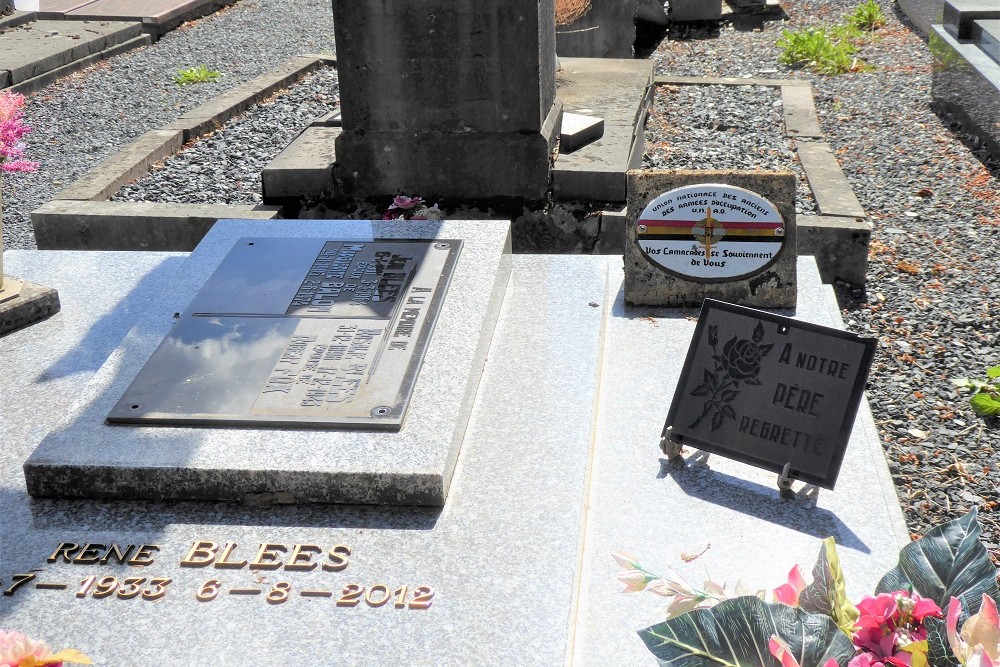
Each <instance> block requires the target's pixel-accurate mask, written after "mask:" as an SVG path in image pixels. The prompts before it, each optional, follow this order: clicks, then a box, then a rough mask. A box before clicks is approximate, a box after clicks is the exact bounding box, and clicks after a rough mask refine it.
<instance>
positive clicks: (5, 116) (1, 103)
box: [0, 91, 38, 172]
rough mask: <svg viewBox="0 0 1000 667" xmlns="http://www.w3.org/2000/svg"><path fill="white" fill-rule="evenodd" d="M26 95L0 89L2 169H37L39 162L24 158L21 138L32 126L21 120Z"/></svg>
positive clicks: (0, 155) (23, 170) (0, 163)
mask: <svg viewBox="0 0 1000 667" xmlns="http://www.w3.org/2000/svg"><path fill="white" fill-rule="evenodd" d="M22 108H24V95H21V94H18V93H10V92H4V91H0V171H10V172H14V171H21V172H25V171H35V169H37V168H38V163H37V162H29V161H28V160H24V159H22V156H23V155H24V143H23V142H22V141H21V139H22V138H23V137H24V135H26V134H27V133H28V132H30V131H31V128H30V127H28V126H27V125H25V124H24V123H23V122H22V120H21V116H22V114H21V109H22Z"/></svg>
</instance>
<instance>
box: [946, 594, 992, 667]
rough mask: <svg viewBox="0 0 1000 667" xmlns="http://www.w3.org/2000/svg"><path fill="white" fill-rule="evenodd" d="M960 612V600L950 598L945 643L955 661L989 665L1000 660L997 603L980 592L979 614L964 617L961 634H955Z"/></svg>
mask: <svg viewBox="0 0 1000 667" xmlns="http://www.w3.org/2000/svg"><path fill="white" fill-rule="evenodd" d="M961 614H962V603H961V601H960V600H958V599H957V598H952V599H951V601H950V602H949V603H948V617H947V622H946V627H947V630H948V644H949V645H950V646H951V650H952V652H953V653H954V654H955V657H956V658H958V661H959V662H960V663H962V664H963V665H975V666H976V667H992V666H993V665H996V664H997V662H998V661H1000V615H998V613H997V603H996V601H994V600H993V598H991V597H990V596H988V595H986V594H985V593H984V594H983V602H982V604H981V605H980V607H979V613H977V614H973V615H972V616H970V617H969V618H968V619H966V621H965V624H964V625H963V626H962V632H961V634H959V633H958V617H959V616H961Z"/></svg>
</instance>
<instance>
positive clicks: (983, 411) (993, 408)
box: [969, 391, 1000, 417]
mask: <svg viewBox="0 0 1000 667" xmlns="http://www.w3.org/2000/svg"><path fill="white" fill-rule="evenodd" d="M969 403H971V404H972V409H973V410H975V411H976V414H977V415H980V416H982V417H993V416H995V415H1000V399H997V398H995V397H994V396H993V394H991V393H988V392H985V391H981V392H979V393H978V394H976V395H975V396H973V397H972V398H970V399H969Z"/></svg>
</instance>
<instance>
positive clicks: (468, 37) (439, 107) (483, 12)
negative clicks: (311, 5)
mask: <svg viewBox="0 0 1000 667" xmlns="http://www.w3.org/2000/svg"><path fill="white" fill-rule="evenodd" d="M333 16H334V30H335V34H336V41H337V70H338V73H339V77H340V95H341V116H342V119H343V132H342V134H341V135H340V136H339V137H338V138H337V145H336V152H337V170H336V177H337V178H338V179H339V180H340V181H341V182H342V186H343V188H344V192H345V193H346V194H349V195H356V196H369V195H387V194H395V193H398V192H404V193H406V194H414V195H420V196H422V197H425V198H431V199H432V200H433V198H436V197H456V198H462V199H479V198H494V197H519V198H528V199H541V198H543V197H544V196H545V193H546V191H547V190H548V183H549V171H550V168H551V158H552V152H553V150H554V149H555V142H556V139H557V138H558V133H559V126H560V122H561V112H562V104H561V103H560V102H558V101H557V100H556V87H555V26H554V23H555V21H554V7H553V0H333Z"/></svg>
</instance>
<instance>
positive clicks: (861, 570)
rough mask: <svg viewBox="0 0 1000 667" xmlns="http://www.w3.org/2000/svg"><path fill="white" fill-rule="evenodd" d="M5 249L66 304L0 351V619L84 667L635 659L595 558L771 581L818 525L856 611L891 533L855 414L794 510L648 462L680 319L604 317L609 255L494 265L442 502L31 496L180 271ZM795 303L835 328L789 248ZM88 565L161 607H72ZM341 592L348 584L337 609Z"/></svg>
mask: <svg viewBox="0 0 1000 667" xmlns="http://www.w3.org/2000/svg"><path fill="white" fill-rule="evenodd" d="M259 224H266V223H259ZM5 259H6V261H7V263H8V265H9V269H10V270H11V271H12V272H15V273H17V274H18V275H21V276H24V277H26V278H28V279H31V280H34V281H37V282H42V283H45V284H51V285H54V286H55V287H56V288H58V289H59V291H60V294H61V296H62V300H63V310H62V312H60V313H59V314H57V315H55V316H54V317H51V318H49V319H48V320H46V321H44V322H41V323H39V324H38V325H36V326H33V327H30V328H27V329H23V330H21V331H18V332H15V333H13V334H11V335H9V336H7V337H5V338H2V339H0V443H3V444H2V446H0V585H2V587H3V588H4V589H5V590H6V589H7V588H9V587H10V586H11V585H12V582H13V580H14V577H15V575H18V574H25V573H30V574H34V575H35V579H33V580H31V581H29V582H27V583H25V584H24V585H22V586H20V587H19V588H17V589H16V590H15V591H14V593H13V594H12V595H9V596H0V627H3V628H7V629H15V630H19V631H21V632H25V633H28V634H29V635H30V636H32V637H36V638H39V639H44V640H45V641H47V642H48V643H49V644H50V645H51V646H53V647H58V648H62V647H67V646H72V647H75V648H77V649H80V650H82V651H83V652H85V653H86V654H87V655H89V656H90V657H91V658H92V659H93V660H94V662H95V663H96V664H99V665H115V666H119V665H123V666H132V665H136V666H140V665H141V666H146V665H158V666H162V667H174V666H178V667H180V666H184V667H187V666H188V665H192V664H213V665H227V664H235V665H261V664H301V665H306V664H324V665H325V664H332V663H337V664H367V665H388V664H397V663H401V662H405V663H406V664H412V665H435V666H437V665H463V666H464V665H473V664H475V665H515V664H516V665H545V666H549V665H601V666H604V665H629V666H631V665H647V664H649V665H652V664H654V663H655V661H654V659H653V658H652V656H651V655H650V654H649V653H648V652H647V650H646V649H645V647H644V646H643V644H642V642H641V640H640V639H639V637H638V636H637V635H636V633H635V631H636V630H638V629H640V628H643V627H646V626H648V625H650V624H652V623H655V622H657V621H658V620H660V619H661V618H662V608H663V606H664V604H663V600H662V598H659V597H657V596H655V595H649V594H646V593H641V594H623V593H622V592H621V588H622V586H621V584H619V583H618V581H617V580H616V578H615V575H616V574H617V571H618V569H617V567H616V565H615V563H614V561H613V560H612V559H611V557H610V553H611V552H612V551H617V550H621V549H624V550H627V551H630V552H632V553H634V554H635V555H636V556H638V557H639V558H640V559H641V560H642V562H643V563H644V564H646V565H647V566H648V567H649V568H650V569H652V570H653V571H656V572H661V573H662V572H664V571H665V569H666V567H667V566H668V565H670V566H673V567H676V568H678V569H679V570H680V572H681V574H682V575H684V576H685V577H687V578H689V580H691V581H701V579H702V577H703V575H704V573H705V571H706V570H708V572H709V573H710V574H711V576H712V578H713V579H715V580H718V581H722V580H725V581H729V582H734V581H736V580H737V579H741V580H743V581H744V582H746V583H747V585H748V586H750V587H751V588H754V589H756V588H773V587H774V586H777V585H778V584H780V583H782V582H784V580H785V577H786V575H787V572H788V570H789V568H790V567H791V566H792V564H793V563H801V564H803V566H804V567H805V568H806V569H809V568H810V567H811V565H812V563H813V562H814V561H815V558H816V556H817V553H818V551H819V548H820V543H821V540H822V539H823V538H824V537H826V536H828V535H832V536H834V537H835V538H836V540H837V543H838V550H839V554H840V558H841V562H842V565H843V568H844V571H845V573H846V585H847V592H848V595H849V596H851V598H852V599H858V598H859V596H860V595H861V594H862V593H864V592H869V591H870V590H871V589H872V587H873V586H874V584H875V583H876V582H877V581H878V579H879V578H880V577H881V575H882V574H883V573H884V572H885V570H887V569H888V568H889V567H891V566H892V565H894V564H895V562H896V556H897V549H898V548H899V547H900V546H901V545H902V544H903V543H905V542H907V541H908V534H907V531H906V527H905V525H904V524H903V519H902V514H901V512H900V510H899V507H898V504H897V501H896V496H895V490H894V488H893V486H892V481H891V478H890V476H889V472H888V469H887V466H886V463H885V459H884V457H883V454H882V449H881V446H880V444H879V441H878V437H877V435H876V430H875V425H874V423H873V422H872V419H871V415H870V413H869V412H868V410H867V408H866V407H863V409H862V410H861V413H860V415H859V418H858V421H857V423H856V425H855V428H854V430H853V433H852V437H851V441H850V444H849V446H848V449H847V456H846V458H845V460H844V466H843V468H842V471H841V474H840V478H839V481H838V485H837V489H836V490H835V491H825V490H824V491H822V492H820V494H819V496H818V499H816V502H815V504H814V503H813V501H810V500H808V499H806V498H804V497H802V496H801V495H800V496H799V497H797V498H795V499H790V500H786V499H782V498H780V497H779V494H778V490H777V488H776V485H775V482H776V478H775V476H774V475H773V474H770V473H767V472H764V471H761V470H758V469H756V468H752V467H749V466H746V465H743V464H739V463H736V462H734V461H729V460H726V459H723V458H720V457H716V456H712V457H710V458H709V459H707V460H703V459H698V458H697V457H696V458H695V459H689V460H688V461H686V462H678V463H675V464H668V463H666V462H665V461H664V457H663V454H662V452H661V451H660V448H659V435H660V430H661V428H662V426H663V420H664V418H665V416H666V412H667V409H668V407H669V405H670V400H671V396H672V393H673V391H674V386H675V383H676V381H677V375H678V372H679V370H680V367H681V364H682V362H683V358H684V353H685V350H686V348H687V345H688V342H689V340H690V337H691V334H692V332H693V330H694V325H695V322H694V321H693V316H694V315H695V314H696V312H695V311H693V310H670V309H660V308H630V307H628V306H626V305H625V303H624V301H623V292H622V282H623V276H622V272H621V268H620V265H619V262H618V261H616V260H614V259H613V258H608V257H580V256H551V255H549V256H546V255H516V256H514V257H513V268H512V272H511V283H510V286H509V289H508V291H507V296H506V299H505V301H504V303H503V305H502V307H501V310H500V315H499V319H498V324H497V328H496V332H495V335H494V338H493V341H492V344H491V347H490V350H489V355H488V359H487V361H486V363H485V367H484V370H483V375H482V381H481V383H480V390H479V393H478V395H477V397H476V401H475V404H474V406H473V410H472V414H471V417H470V421H469V428H468V430H467V433H466V436H465V441H464V444H463V447H462V450H461V453H460V455H459V458H458V462H457V466H456V469H455V474H454V478H453V482H452V487H451V491H450V493H449V496H448V500H447V503H446V504H445V506H444V507H443V508H389V507H373V506H369V507H359V506H268V507H247V506H242V505H240V504H226V503H192V502H179V503H178V502H171V503H163V502H134V501H133V502H112V501H94V500H59V499H32V498H31V497H30V496H28V495H27V492H26V488H25V484H24V477H23V471H22V464H23V463H24V461H25V460H26V459H27V458H28V456H29V455H30V454H31V452H32V451H33V450H34V449H35V447H36V446H37V444H38V442H39V441H40V440H41V439H42V438H43V437H44V436H45V434H46V433H47V432H49V431H51V430H52V429H55V428H58V424H59V422H60V419H61V416H62V415H63V414H65V413H67V412H70V411H71V409H72V407H73V405H74V403H77V402H78V401H79V400H80V399H81V397H84V396H86V395H87V390H86V387H87V385H88V383H89V382H91V381H92V380H94V378H95V374H97V373H98V369H100V368H101V366H102V365H103V364H104V363H105V360H106V359H107V358H108V357H109V355H111V363H114V364H120V363H123V361H124V360H122V359H120V358H119V356H120V355H119V354H118V353H116V352H115V350H116V348H118V347H119V345H120V343H121V341H122V339H123V338H124V337H125V336H126V335H127V334H128V332H129V330H130V329H131V328H132V327H133V325H134V323H135V322H136V321H137V320H142V321H144V317H143V316H144V310H145V307H146V304H147V303H150V302H156V301H157V300H159V299H161V298H163V297H162V296H161V293H162V290H165V289H166V290H170V289H172V287H173V286H174V285H175V284H183V283H186V282H187V281H189V280H190V279H191V278H189V277H188V276H186V275H185V272H186V268H185V266H186V265H185V260H184V256H183V255H171V254H164V253H126V252H67V251H26V250H15V251H11V252H8V254H7V256H6V257H5ZM794 314H795V316H796V317H799V318H802V319H804V320H808V321H812V322H817V323H820V324H825V325H828V326H840V325H841V321H840V316H839V310H838V308H837V305H836V301H835V299H834V297H833V294H832V291H831V290H830V289H829V288H828V287H825V286H823V285H822V284H821V283H820V280H819V277H818V275H817V272H816V268H815V264H814V263H813V261H812V259H811V258H808V257H802V258H799V307H798V308H797V309H796V310H795V311H794ZM139 331H140V332H142V331H146V329H144V328H143V326H140V330H139ZM440 332H441V330H440V329H439V333H440ZM148 333H149V334H150V335H154V334H155V332H152V331H149V332H148ZM132 335H135V334H134V333H133V334H132ZM422 377H429V376H422ZM97 382H102V380H101V379H100V378H98V379H97ZM84 400H86V399H84ZM81 407H82V409H84V410H85V409H86V406H85V405H84V406H81ZM94 474H95V475H97V474H100V473H99V471H96V470H95V473H94ZM199 542H211V543H213V544H214V545H215V547H216V552H215V553H216V554H218V552H219V551H222V550H223V549H225V547H224V545H225V544H226V543H227V542H228V543H230V544H235V545H236V546H234V547H231V548H230V549H229V551H228V558H227V559H226V561H227V564H229V566H228V567H215V566H214V565H212V564H208V565H204V566H200V567H182V566H181V565H180V562H181V561H182V560H183V559H185V556H186V555H187V554H188V553H189V552H190V551H191V549H192V546H193V545H195V546H197V545H196V543H199ZM61 543H72V544H76V545H78V547H77V549H76V550H75V551H72V550H71V553H72V554H74V555H75V556H76V557H77V558H79V556H80V551H81V550H82V549H83V547H84V546H85V545H87V544H91V545H97V544H100V545H104V546H103V547H102V548H100V549H99V548H97V547H92V548H93V549H95V550H96V551H98V552H102V551H105V550H108V549H109V548H110V545H111V544H116V545H118V546H119V547H120V548H121V549H122V550H124V549H126V547H127V545H133V549H132V550H131V552H130V553H131V555H132V556H133V557H134V555H135V552H136V549H137V548H138V546H139V545H149V546H155V547H157V549H158V550H153V549H151V548H147V550H146V554H147V557H146V558H145V559H140V560H148V561H151V562H150V563H149V564H148V565H145V566H140V565H134V564H128V563H127V562H126V563H124V564H119V562H118V561H117V559H116V558H115V557H114V555H113V554H112V558H111V559H110V560H109V561H108V562H106V564H101V563H100V559H99V558H93V557H92V556H84V557H83V558H82V559H80V560H81V562H66V560H65V558H64V557H63V556H62V555H57V556H56V558H54V559H53V561H52V562H50V561H49V557H50V556H51V555H52V554H53V552H54V551H56V550H57V548H58V547H59V546H60V544H61ZM261 545H265V547H266V548H265V549H264V551H265V553H267V554H270V555H265V556H262V560H263V561H272V562H271V563H270V564H269V565H272V566H273V565H274V564H275V562H276V561H282V562H284V563H286V564H287V562H288V561H289V560H290V558H291V554H292V552H293V550H294V549H295V546H294V545H302V546H300V549H299V550H298V553H299V556H300V558H299V560H298V563H297V564H298V565H300V566H306V568H308V565H309V564H310V563H311V564H312V565H313V567H312V568H311V569H306V568H302V567H300V568H298V569H296V568H294V567H293V568H286V567H285V566H284V565H281V566H278V567H277V568H276V569H263V568H256V569H251V568H250V567H249V565H244V566H237V565H238V564H239V563H240V562H241V561H253V560H255V559H256V556H257V554H258V553H259V552H260V551H261ZM275 545H277V546H275ZM709 545H711V548H710V549H708V550H707V551H706V552H705V554H704V555H702V556H701V558H699V559H698V560H697V561H696V562H694V563H690V564H683V563H682V562H681V559H680V554H681V553H685V552H689V553H697V552H700V551H701V550H703V549H705V548H706V547H708V546H709ZM201 546H202V547H203V548H208V545H201ZM308 546H315V547H316V548H317V550H318V552H313V551H309V550H305V551H303V549H305V548H306V547H308ZM278 547H283V548H284V551H281V550H279V549H278ZM337 547H343V548H346V549H348V550H349V552H350V555H349V557H347V560H348V564H347V567H346V568H342V569H340V570H336V569H324V568H322V567H321V564H325V565H328V566H330V567H332V568H338V567H341V566H342V565H343V558H344V557H345V556H344V554H345V553H346V552H345V551H344V549H343V548H342V549H341V550H340V551H335V553H336V554H338V555H339V560H334V559H331V558H329V557H328V552H329V551H334V550H335V549H336V548H337ZM62 553H63V554H65V551H64V552H62ZM92 553H93V552H92ZM306 561H309V562H306ZM233 563H235V564H233ZM265 564H268V563H265ZM92 576H93V577H95V578H96V580H100V579H103V578H104V577H115V578H117V580H118V581H119V582H121V583H124V581H125V579H126V578H142V579H144V580H145V581H143V582H142V583H141V586H140V588H141V590H142V591H148V593H149V596H156V594H157V591H156V590H155V589H154V588H153V587H152V586H153V584H152V582H153V580H155V579H160V580H161V582H160V583H161V586H162V590H163V591H165V593H164V594H163V595H162V596H161V597H159V598H157V599H152V600H151V599H148V596H147V599H144V598H143V595H142V594H140V595H138V596H136V597H132V598H128V597H120V596H119V595H118V591H117V590H113V591H112V594H111V595H109V596H107V597H103V598H99V599H95V598H94V595H93V589H94V585H93V584H92V585H91V587H90V588H89V589H88V591H87V592H85V594H84V595H83V596H80V597H77V595H76V594H77V592H79V591H80V589H81V588H83V587H84V585H85V583H86V581H87V580H88V578H90V577H92ZM167 579H169V580H170V581H169V583H168V584H162V580H167ZM213 582H217V584H218V590H217V591H216V593H215V594H214V596H213V595H212V591H213V590H215V589H214V586H215V583H213ZM43 584H45V585H47V586H48V587H45V586H42V585H43ZM206 584H207V586H206ZM279 584H280V586H279ZM349 584H356V585H357V586H363V587H364V594H363V595H361V596H360V597H359V599H358V600H357V604H355V605H353V606H352V605H349V604H347V603H346V602H345V603H343V604H341V605H338V604H337V600H338V599H343V595H344V589H345V587H347V586H348V585H349ZM380 584H382V585H384V587H382V586H379V585H380ZM52 585H57V586H58V585H61V586H65V588H61V589H59V588H52V587H51V586H52ZM110 585H111V582H110V580H109V581H108V586H110ZM402 586H407V587H408V588H407V592H406V593H405V597H404V600H403V606H402V607H401V608H397V607H396V594H397V592H398V591H399V589H400V588H401V587H402ZM417 586H427V587H431V588H432V589H433V593H434V596H433V598H432V604H431V606H430V607H429V608H428V609H416V608H413V607H412V606H411V605H410V602H411V601H412V595H413V590H414V588H415V587H417ZM133 587H134V581H133ZM106 588H107V586H106V587H105V589H106ZM102 590H103V589H102ZM283 590H287V593H288V596H287V598H285V597H283V595H282V591H283ZM353 590H357V589H353V588H352V589H349V591H348V592H350V591H353ZM254 591H256V592H254ZM386 591H388V593H389V596H390V599H389V600H388V601H386V602H384V603H382V599H383V598H384V597H385V592H386ZM130 592H131V589H126V591H125V593H126V595H128V594H130ZM199 594H200V596H201V599H199V597H198V595H199ZM327 594H328V596H327ZM268 595H270V596H271V598H272V599H271V601H268V599H267V596H268ZM366 596H367V598H366Z"/></svg>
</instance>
